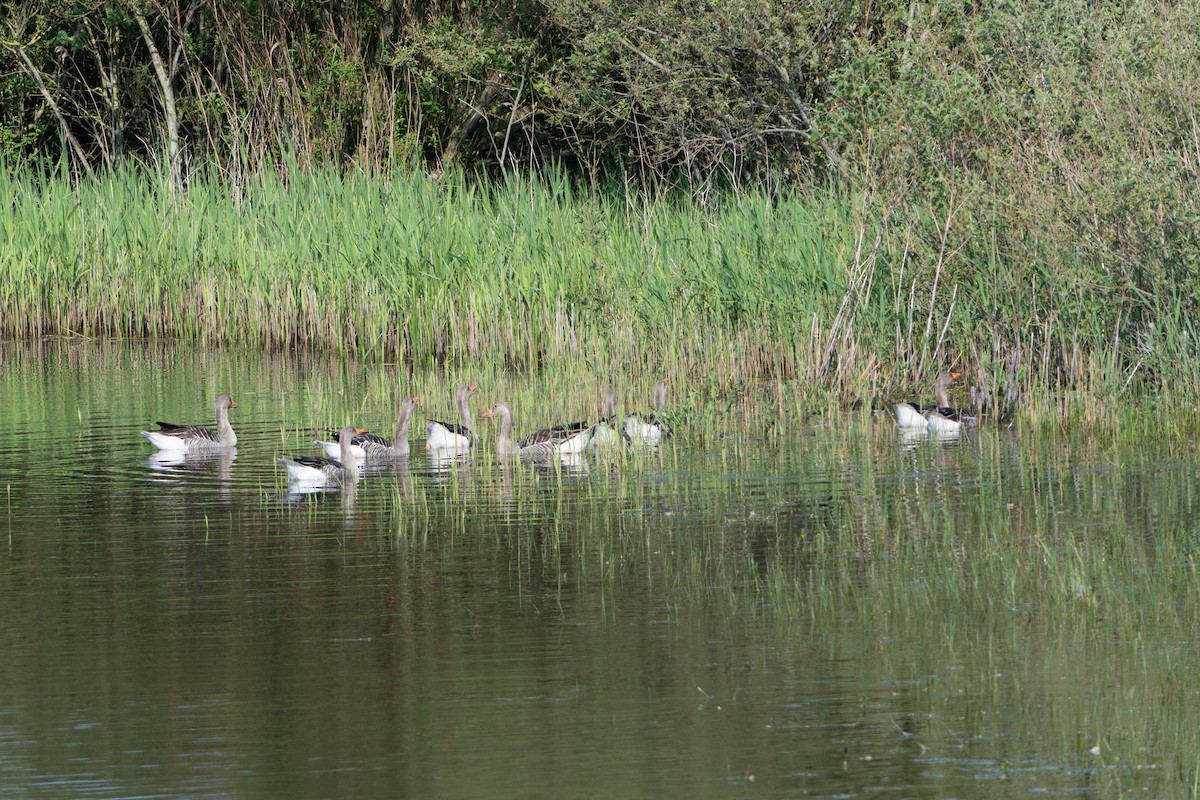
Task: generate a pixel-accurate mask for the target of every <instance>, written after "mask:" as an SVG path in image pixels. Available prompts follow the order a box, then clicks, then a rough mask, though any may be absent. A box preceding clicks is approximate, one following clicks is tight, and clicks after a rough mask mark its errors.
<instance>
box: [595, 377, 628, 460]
mask: <svg viewBox="0 0 1200 800" xmlns="http://www.w3.org/2000/svg"><path fill="white" fill-rule="evenodd" d="M600 416H601V419H600V421H599V422H597V423H596V425H595V427H594V430H593V431H592V449H593V450H600V449H608V448H611V447H616V446H617V445H619V444H620V443H621V435H620V434H619V433H617V428H616V425H617V393H616V392H614V391H612V390H611V389H610V390H609V391H607V392H605V393H604V400H603V401H602V402H601V403H600Z"/></svg>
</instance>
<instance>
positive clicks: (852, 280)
mask: <svg viewBox="0 0 1200 800" xmlns="http://www.w3.org/2000/svg"><path fill="white" fill-rule="evenodd" d="M154 177H155V176H154V175H152V174H150V175H148V174H147V173H146V172H145V171H142V170H132V169H131V170H127V171H122V172H119V173H115V174H111V175H107V176H104V177H102V178H97V179H95V180H85V181H82V182H77V181H75V180H73V179H72V178H70V177H69V176H64V175H53V174H52V175H42V176H34V175H33V174H32V173H30V172H28V171H22V170H15V169H3V170H0V193H3V196H6V197H8V198H10V204H9V205H8V207H7V210H6V212H4V214H3V218H0V335H2V336H3V337H5V338H29V337H38V336H46V335H51V336H83V337H107V336H117V337H148V338H165V339H181V340H184V341H189V342H194V343H200V344H221V345H242V346H247V347H252V348H260V349H297V350H314V351H325V352H334V353H340V354H344V355H349V356H354V357H358V358H363V359H365V360H368V361H370V360H387V361H401V362H406V363H410V364H413V365H414V366H431V365H446V364H452V365H461V364H464V363H467V362H470V361H473V360H475V361H477V360H488V361H490V362H491V363H492V364H493V365H494V366H495V367H496V368H504V369H512V370H516V371H518V372H519V371H528V370H540V369H544V368H546V367H547V366H548V365H550V364H555V365H558V366H563V365H572V364H580V365H583V366H585V367H586V368H588V369H591V370H594V371H600V372H608V373H618V372H632V373H633V374H641V373H643V372H644V373H645V374H653V373H656V372H664V373H666V374H672V373H674V374H684V375H689V376H691V378H690V380H691V385H692V386H693V387H694V388H696V389H698V390H700V391H701V392H703V393H707V394H710V395H716V394H722V393H725V394H728V393H734V394H736V393H738V392H742V391H747V390H748V389H750V388H751V387H754V386H759V385H762V384H766V383H769V382H781V383H782V384H785V385H789V386H791V387H793V388H797V387H798V388H800V389H801V390H802V392H803V393H805V395H806V397H805V399H804V400H803V401H801V406H802V408H801V410H802V411H803V412H804V413H811V412H816V411H818V410H819V409H820V408H821V407H839V408H845V407H856V406H883V405H886V404H887V403H888V402H889V401H890V400H891V399H893V398H900V397H912V396H918V397H919V396H924V395H925V394H929V393H930V392H931V386H930V385H928V384H929V380H928V376H929V375H931V374H933V373H935V372H936V371H938V370H939V369H941V368H942V365H944V364H955V365H960V368H962V369H964V370H965V371H967V373H968V374H967V377H968V380H969V384H970V385H971V387H972V395H971V396H970V397H966V398H963V400H964V401H965V402H968V403H970V402H974V403H975V404H980V403H982V404H983V406H984V410H985V412H988V413H990V414H992V415H993V416H994V417H1001V418H1004V419H1011V418H1013V417H1014V415H1015V416H1020V413H1021V411H1023V412H1024V413H1026V414H1027V415H1028V416H1030V417H1032V418H1036V417H1038V416H1039V415H1043V414H1045V413H1054V414H1056V415H1059V416H1061V415H1063V414H1073V415H1074V414H1078V415H1079V416H1080V417H1081V418H1083V419H1086V420H1088V421H1095V419H1096V418H1097V417H1099V416H1102V415H1103V413H1104V411H1103V408H1104V407H1105V405H1106V403H1110V402H1115V403H1119V402H1121V401H1128V400H1137V401H1146V402H1150V403H1152V404H1153V403H1160V402H1165V401H1168V400H1170V399H1172V398H1174V399H1181V398H1195V397H1200V365H1198V364H1197V359H1196V352H1197V351H1196V348H1195V332H1194V328H1193V327H1192V325H1191V323H1190V320H1189V319H1188V318H1187V316H1186V314H1185V313H1184V307H1183V306H1182V305H1178V304H1177V305H1176V306H1174V307H1173V308H1163V307H1162V306H1161V301H1160V299H1159V298H1155V297H1144V298H1143V302H1145V303H1146V304H1147V306H1148V307H1152V308H1156V309H1159V316H1158V318H1157V321H1156V322H1154V323H1148V324H1143V325H1141V326H1132V325H1131V323H1129V322H1128V321H1127V320H1125V319H1123V316H1124V314H1125V311H1124V310H1123V309H1120V308H1115V309H1114V308H1113V307H1111V306H1109V305H1107V304H1102V303H1099V302H1097V301H1095V300H1092V299H1090V298H1089V297H1088V296H1087V294H1086V293H1084V292H1082V291H1076V292H1070V291H1068V290H1067V288H1066V286H1064V284H1065V283H1068V282H1070V281H1071V280H1073V276H1070V275H1055V274H1053V273H1041V274H1039V273H1036V272H1035V273H1033V274H1027V273H1026V274H1023V273H1022V272H1021V271H1020V270H1014V269H1012V268H1006V267H1004V266H1002V265H1001V264H1000V263H999V259H989V260H986V261H983V262H982V263H979V264H975V265H972V267H973V268H972V269H970V270H966V269H964V268H963V267H962V265H961V264H960V265H959V266H958V267H957V268H954V267H952V266H951V265H950V264H949V263H948V262H949V261H950V260H951V258H950V256H949V255H948V254H945V255H944V257H942V258H941V259H935V260H934V261H933V262H932V263H931V262H928V261H925V260H924V259H921V258H919V257H918V255H916V253H917V251H918V249H919V248H917V247H916V245H915V244H914V234H913V231H912V228H911V226H904V227H901V226H899V225H898V224H896V223H895V222H894V221H893V220H891V219H889V218H888V215H887V213H886V210H880V209H879V208H877V207H875V206H874V205H873V204H872V203H871V201H870V199H869V198H867V197H865V196H862V195H848V194H845V193H843V192H840V191H837V190H834V189H826V190H823V191H821V192H816V191H808V192H806V193H804V194H803V195H799V194H797V195H788V196H782V197H781V196H767V195H765V194H763V193H757V192H738V193H731V194H729V195H728V196H726V197H724V198H722V199H721V201H720V202H718V203H715V204H709V205H702V204H698V203H696V202H694V201H692V200H689V199H686V198H676V199H672V198H669V197H668V198H660V199H656V200H650V199H647V198H646V197H645V196H644V195H642V194H636V193H635V194H624V195H622V194H621V193H620V192H618V191H616V190H610V189H594V188H593V189H586V188H584V189H580V188H579V187H578V186H577V185H576V184H575V183H573V182H572V181H571V180H569V179H568V178H566V177H561V178H559V179H557V180H538V179H533V180H522V179H519V178H511V179H509V180H507V181H504V182H483V183H480V182H477V181H474V180H471V179H469V178H467V177H464V176H462V175H451V176H448V177H446V178H432V177H430V176H428V175H426V174H424V173H422V172H420V171H412V172H408V173H403V174H397V175H393V176H390V177H381V176H380V177H370V176H363V175H357V174H347V173H344V172H339V171H335V170H332V169H329V170H315V171H312V170H310V171H303V170H297V171H295V172H292V173H285V174H284V175H283V176H277V175H275V174H269V175H263V176H258V177H256V178H247V179H246V180H245V181H243V182H242V183H241V184H240V185H239V186H238V189H237V193H236V195H235V194H234V193H233V191H232V189H231V187H230V186H229V185H228V184H227V183H225V182H223V181H220V180H215V179H212V180H210V179H207V178H205V177H204V176H203V175H199V176H196V177H195V178H194V179H193V180H192V182H191V184H190V186H189V189H188V191H187V193H186V195H177V194H176V193H174V192H173V191H171V189H170V185H169V182H167V181H164V180H154V179H153V178H154ZM159 177H161V176H159ZM960 260H961V259H960ZM1039 278H1040V279H1041V280H1042V281H1043V282H1042V284H1041V285H1040V286H1038V280H1039ZM1026 281H1030V282H1031V285H1032V286H1034V287H1036V288H1037V290H1036V291H1030V292H1026V291H1019V290H1018V288H1019V287H1020V286H1021V284H1023V283H1024V282H1026ZM1114 315H1115V317H1116V318H1115V319H1114ZM914 393H915V394H914ZM985 393H986V394H985ZM780 402H781V407H782V401H780ZM1018 404H1019V405H1021V406H1022V407H1023V408H1022V409H1020V410H1019V409H1017V406H1018Z"/></svg>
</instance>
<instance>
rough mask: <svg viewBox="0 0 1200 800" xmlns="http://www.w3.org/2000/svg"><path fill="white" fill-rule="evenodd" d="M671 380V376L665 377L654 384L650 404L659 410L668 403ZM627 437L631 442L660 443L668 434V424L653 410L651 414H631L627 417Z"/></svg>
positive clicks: (655, 409)
mask: <svg viewBox="0 0 1200 800" xmlns="http://www.w3.org/2000/svg"><path fill="white" fill-rule="evenodd" d="M670 382H671V379H670V378H669V377H666V378H663V379H662V380H661V381H659V382H658V383H656V384H654V392H653V393H652V394H651V396H650V405H651V407H652V408H653V409H654V411H657V410H658V409H660V408H662V407H663V406H664V405H666V403H667V384H668V383H670ZM624 428H625V438H626V439H627V440H628V441H631V442H645V443H646V444H658V443H659V442H660V441H662V440H663V439H664V438H666V437H667V436H668V435H670V431H668V430H667V426H666V424H665V423H664V422H663V421H662V420H660V419H659V418H658V417H657V416H656V415H655V413H654V412H653V411H652V412H651V413H649V414H645V415H641V414H637V413H633V414H629V415H627V416H626V417H625V425H624Z"/></svg>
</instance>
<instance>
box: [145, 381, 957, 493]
mask: <svg viewBox="0 0 1200 800" xmlns="http://www.w3.org/2000/svg"><path fill="white" fill-rule="evenodd" d="M960 377H961V374H960V373H958V372H943V373H941V374H939V375H938V376H937V379H936V380H935V381H934V386H933V395H934V402H935V405H932V406H920V405H916V404H914V403H897V404H896V405H895V406H894V407H893V410H894V411H895V414H896V425H897V427H899V429H900V430H901V431H903V432H904V433H905V434H908V435H913V434H917V435H920V434H929V435H933V436H946V435H955V434H957V433H959V432H961V431H963V430H966V429H970V428H973V427H975V426H977V425H978V418H977V417H975V416H974V415H972V414H971V413H969V412H968V411H966V410H965V409H961V408H955V407H953V406H951V405H950V401H949V398H948V392H949V389H950V386H951V385H952V384H953V383H954V382H955V381H956V380H958V379H959V378H960ZM669 382H670V378H663V379H662V380H660V381H658V382H657V383H656V384H654V391H653V393H652V396H651V406H652V407H653V408H654V410H655V411H657V410H659V409H661V408H662V407H663V406H664V405H665V404H666V401H667V384H668V383H669ZM478 388H479V387H477V386H476V385H474V384H471V385H469V386H460V387H458V389H457V390H456V391H455V393H454V403H455V405H456V406H457V408H458V422H442V421H440V420H435V419H430V420H429V422H428V424H427V425H426V426H425V430H426V433H427V436H426V439H425V449H427V450H431V451H438V452H439V453H444V452H451V453H454V452H469V451H470V450H471V449H472V448H474V447H476V446H477V445H478V442H479V440H478V438H477V437H476V435H475V428H474V424H473V421H472V419H471V405H470V403H471V398H472V397H473V396H474V394H475V392H476V391H477V390H478ZM419 404H420V398H419V397H406V398H404V399H403V400H402V401H401V403H400V408H399V412H398V414H397V418H396V430H395V433H394V434H393V435H392V437H391V438H390V439H389V438H386V437H383V436H379V435H376V434H373V433H368V432H366V431H365V430H363V429H362V428H357V427H355V426H353V425H347V426H346V427H344V428H342V429H341V430H340V431H338V436H337V441H336V442H329V441H316V442H313V444H314V445H316V446H317V447H319V448H321V450H322V451H324V453H325V455H324V456H287V457H284V458H281V459H279V463H280V464H282V465H283V466H285V467H286V468H287V471H288V475H289V480H290V483H291V484H292V485H302V486H327V487H338V486H343V485H345V484H347V483H352V482H354V481H356V480H357V479H358V476H359V473H360V470H361V468H362V467H363V466H364V465H365V464H368V463H386V462H394V461H398V460H401V459H405V458H407V457H408V453H409V442H408V425H409V422H410V420H411V419H412V416H413V413H414V412H415V411H416V410H417V406H418V405H419ZM231 408H237V403H235V402H234V401H233V398H232V397H230V396H229V395H226V394H223V395H221V396H220V397H218V398H217V401H216V405H215V411H216V416H217V427H216V430H213V429H212V428H205V427H201V426H198V425H175V424H173V423H170V422H159V423H157V425H158V430H156V431H142V436H145V437H146V438H147V439H149V440H150V442H151V443H152V444H153V445H154V446H155V447H157V448H158V449H159V450H162V451H168V452H172V453H213V452H217V451H220V450H221V449H223V448H232V447H235V446H236V445H237V434H236V433H234V432H233V427H232V426H231V425H230V424H229V409H231ZM483 416H484V418H485V419H495V420H498V421H499V423H500V435H499V437H498V438H497V442H496V449H497V452H498V453H499V455H500V457H501V458H520V459H524V460H529V461H548V460H550V459H553V458H556V457H567V456H572V457H576V456H582V455H584V454H586V453H587V452H589V451H591V452H596V451H598V450H601V449H605V448H612V447H618V446H620V445H621V444H622V443H630V444H648V445H657V444H658V443H659V442H660V441H662V439H663V438H664V437H666V436H667V434H668V430H667V427H666V425H665V424H664V422H663V421H662V420H661V419H660V418H659V417H658V416H657V415H656V414H655V412H654V411H652V412H651V413H649V414H639V413H631V414H628V415H626V417H625V419H624V420H623V421H622V424H621V426H620V427H619V428H618V426H617V395H616V392H613V391H608V392H605V393H604V399H603V402H602V404H601V417H600V419H599V420H598V421H596V422H570V423H565V424H562V425H552V426H550V427H547V428H542V429H541V430H537V431H534V432H533V433H531V434H529V435H528V436H525V437H524V438H522V439H518V440H515V441H514V440H513V433H512V429H513V412H512V409H511V408H510V407H509V406H508V404H507V403H496V404H495V405H494V406H492V407H491V408H489V409H487V410H486V411H484V412H483Z"/></svg>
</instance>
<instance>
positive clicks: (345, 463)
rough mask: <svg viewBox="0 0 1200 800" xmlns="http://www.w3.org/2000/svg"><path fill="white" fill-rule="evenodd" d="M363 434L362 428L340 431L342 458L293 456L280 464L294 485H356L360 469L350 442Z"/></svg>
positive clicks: (339, 445) (282, 460)
mask: <svg viewBox="0 0 1200 800" xmlns="http://www.w3.org/2000/svg"><path fill="white" fill-rule="evenodd" d="M362 432H363V430H362V428H355V427H354V426H353V425H347V426H346V427H344V428H342V429H341V430H340V431H338V450H339V453H340V455H341V458H320V457H318V456H291V457H290V458H281V459H279V463H280V464H283V465H284V466H285V467H287V471H288V479H289V481H290V482H291V483H293V484H303V485H306V486H342V485H344V484H346V483H354V482H355V481H356V480H358V469H357V467H355V465H354V460H353V458H352V457H351V455H350V447H351V444H350V442H351V441H352V440H353V439H354V437H355V436H357V435H358V434H360V433H362Z"/></svg>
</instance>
